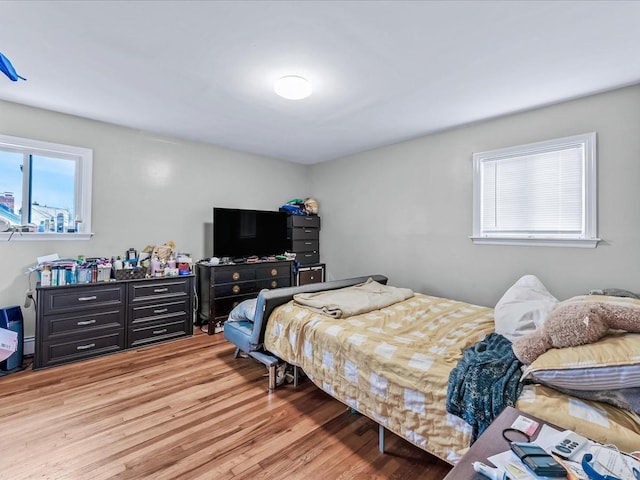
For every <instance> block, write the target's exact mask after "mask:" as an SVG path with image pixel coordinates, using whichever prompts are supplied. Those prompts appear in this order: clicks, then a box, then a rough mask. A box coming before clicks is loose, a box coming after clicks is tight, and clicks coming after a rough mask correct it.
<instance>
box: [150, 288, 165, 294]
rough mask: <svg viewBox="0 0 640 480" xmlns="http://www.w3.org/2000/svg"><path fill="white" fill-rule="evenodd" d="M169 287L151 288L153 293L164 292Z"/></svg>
mask: <svg viewBox="0 0 640 480" xmlns="http://www.w3.org/2000/svg"><path fill="white" fill-rule="evenodd" d="M168 291H169V289H168V288H156V289H154V290H153V293H164V292H168Z"/></svg>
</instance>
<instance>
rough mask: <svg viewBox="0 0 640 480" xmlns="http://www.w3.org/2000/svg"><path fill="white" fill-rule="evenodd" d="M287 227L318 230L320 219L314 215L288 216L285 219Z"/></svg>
mask: <svg viewBox="0 0 640 480" xmlns="http://www.w3.org/2000/svg"><path fill="white" fill-rule="evenodd" d="M287 225H288V226H289V227H306V228H316V229H320V217H318V216H316V215H306V216H303V215H289V216H288V217H287Z"/></svg>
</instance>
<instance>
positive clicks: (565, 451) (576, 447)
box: [551, 432, 589, 461]
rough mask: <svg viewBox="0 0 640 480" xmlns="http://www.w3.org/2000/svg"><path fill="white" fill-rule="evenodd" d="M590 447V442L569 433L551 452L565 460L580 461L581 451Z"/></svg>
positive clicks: (573, 433)
mask: <svg viewBox="0 0 640 480" xmlns="http://www.w3.org/2000/svg"><path fill="white" fill-rule="evenodd" d="M587 445H589V440H588V439H586V438H584V437H583V436H581V435H578V434H577V433H575V432H569V433H568V434H567V436H566V437H564V438H563V439H562V441H560V442H558V444H557V445H556V446H554V447H553V448H552V449H551V452H552V453H554V454H556V455H558V456H559V457H560V458H564V459H565V460H574V461H575V460H578V458H577V457H578V455H579V454H580V451H581V450H582V449H583V448H584V447H586V446H587Z"/></svg>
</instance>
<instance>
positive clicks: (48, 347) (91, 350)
mask: <svg viewBox="0 0 640 480" xmlns="http://www.w3.org/2000/svg"><path fill="white" fill-rule="evenodd" d="M122 349H124V330H123V329H120V330H114V331H112V332H105V333H102V334H99V335H90V336H84V337H82V338H78V337H75V338H74V337H68V338H64V339H63V338H61V339H60V340H51V341H48V342H44V344H43V345H42V351H43V355H42V356H41V357H40V358H38V364H37V365H36V364H35V363H34V367H35V368H42V367H48V366H53V365H58V364H61V363H68V362H72V361H75V360H82V359H85V358H89V357H95V356H97V355H104V354H106V353H111V352H117V351H118V350H122Z"/></svg>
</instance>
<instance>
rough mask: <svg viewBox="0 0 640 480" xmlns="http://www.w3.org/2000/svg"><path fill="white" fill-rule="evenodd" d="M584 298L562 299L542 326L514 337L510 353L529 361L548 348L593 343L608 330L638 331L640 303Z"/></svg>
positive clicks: (526, 362) (523, 360) (522, 360)
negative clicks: (578, 299) (632, 303)
mask: <svg viewBox="0 0 640 480" xmlns="http://www.w3.org/2000/svg"><path fill="white" fill-rule="evenodd" d="M584 298H585V297H582V298H581V299H580V300H581V301H572V300H573V299H572V300H567V301H566V302H562V303H561V304H559V305H558V306H557V307H556V308H555V309H554V310H553V311H552V312H551V313H550V314H549V316H548V317H547V319H546V320H545V322H544V324H543V325H542V327H540V328H538V329H537V330H536V331H534V332H531V333H529V334H527V335H524V336H522V337H520V338H517V339H516V340H514V342H513V353H515V355H516V357H517V358H518V360H520V361H521V362H522V363H524V364H530V363H532V362H533V361H534V360H535V359H536V358H538V357H539V356H540V355H542V354H543V353H544V352H546V351H547V350H549V349H550V348H565V347H575V346H578V345H584V344H587V343H593V342H596V341H597V340H599V339H600V338H602V337H603V336H605V335H606V334H607V332H608V331H609V330H610V329H614V330H624V331H627V332H635V333H640V305H637V306H636V305H633V306H629V305H627V304H623V303H620V302H607V301H597V300H595V299H594V300H593V301H585V300H584ZM586 298H588V297H586ZM601 298H603V299H604V298H606V297H601Z"/></svg>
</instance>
